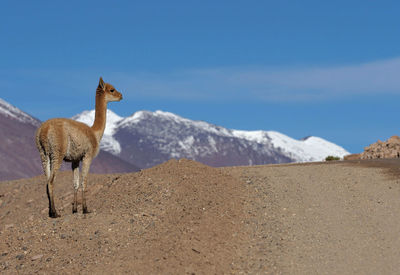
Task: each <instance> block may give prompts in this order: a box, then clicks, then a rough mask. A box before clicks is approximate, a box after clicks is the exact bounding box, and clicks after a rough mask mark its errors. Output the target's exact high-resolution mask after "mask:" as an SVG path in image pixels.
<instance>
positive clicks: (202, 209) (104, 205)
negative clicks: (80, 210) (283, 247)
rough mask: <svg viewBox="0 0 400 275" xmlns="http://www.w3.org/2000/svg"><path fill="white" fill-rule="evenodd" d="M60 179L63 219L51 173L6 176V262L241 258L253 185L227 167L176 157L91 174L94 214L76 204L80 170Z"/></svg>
mask: <svg viewBox="0 0 400 275" xmlns="http://www.w3.org/2000/svg"><path fill="white" fill-rule="evenodd" d="M59 179H60V180H59V181H58V182H59V184H58V186H57V188H56V196H57V197H58V198H59V199H58V200H57V201H56V207H57V208H58V210H61V211H60V214H61V215H62V217H61V218H59V219H55V220H53V219H49V218H47V202H46V196H45V192H44V190H45V189H44V184H43V178H42V177H37V178H33V179H31V180H30V181H27V180H20V181H14V182H7V183H2V184H0V194H1V196H2V197H1V200H2V201H3V203H2V206H1V212H0V217H1V225H2V226H1V227H2V228H1V235H0V236H1V239H2V240H5V241H4V242H1V243H0V250H1V256H0V257H1V258H0V268H1V269H4V270H5V271H7V272H10V273H12V272H15V271H16V270H19V271H20V272H22V273H32V272H36V271H48V272H51V273H59V272H61V273H63V272H66V273H69V272H89V271H90V273H93V272H94V273H108V274H111V273H115V272H117V273H121V272H127V271H130V272H132V271H135V272H138V273H142V274H151V273H153V274H154V273H163V274H165V273H176V272H178V273H185V272H189V273H192V272H196V273H199V271H200V273H203V274H210V273H214V272H215V273H221V272H227V271H229V272H235V271H237V270H238V269H239V267H240V266H241V264H240V261H241V260H240V259H241V257H240V256H241V253H242V251H244V250H243V249H242V246H244V245H246V244H247V243H248V242H247V240H246V235H245V234H244V232H245V231H244V230H243V223H241V219H242V217H243V199H242V197H243V194H244V192H243V190H244V189H243V187H242V185H241V183H240V182H238V181H236V180H235V179H234V178H232V177H231V176H228V175H226V174H224V173H222V172H221V171H220V170H217V169H215V168H210V167H207V166H204V165H202V164H199V163H196V162H193V161H186V160H182V161H175V160H173V161H169V162H167V163H165V164H163V165H161V166H158V167H154V168H152V169H149V170H146V171H142V172H139V173H136V174H121V175H105V176H100V175H91V178H90V180H89V186H90V189H89V190H90V198H89V200H88V206H89V210H90V209H92V210H93V213H91V214H89V215H85V216H83V215H82V214H78V215H72V214H71V200H72V178H71V175H70V173H66V172H64V173H63V174H62V175H61V176H60V177H59ZM244 258H245V257H242V259H244Z"/></svg>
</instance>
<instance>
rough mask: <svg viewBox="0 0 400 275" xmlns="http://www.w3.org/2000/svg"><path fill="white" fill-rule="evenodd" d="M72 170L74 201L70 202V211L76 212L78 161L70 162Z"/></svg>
mask: <svg viewBox="0 0 400 275" xmlns="http://www.w3.org/2000/svg"><path fill="white" fill-rule="evenodd" d="M72 171H73V174H74V202H73V203H72V213H73V214H74V213H76V212H78V198H77V196H78V189H79V161H73V162H72Z"/></svg>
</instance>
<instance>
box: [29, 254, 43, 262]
mask: <svg viewBox="0 0 400 275" xmlns="http://www.w3.org/2000/svg"><path fill="white" fill-rule="evenodd" d="M42 257H43V254H39V255H35V256H33V257H32V261H36V260H39V259H41V258H42Z"/></svg>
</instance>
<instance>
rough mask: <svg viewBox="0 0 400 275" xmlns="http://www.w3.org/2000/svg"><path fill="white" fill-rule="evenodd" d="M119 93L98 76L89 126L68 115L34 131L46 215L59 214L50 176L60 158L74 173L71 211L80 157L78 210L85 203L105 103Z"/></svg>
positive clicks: (55, 170)
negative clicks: (46, 202)
mask: <svg viewBox="0 0 400 275" xmlns="http://www.w3.org/2000/svg"><path fill="white" fill-rule="evenodd" d="M121 99H122V94H121V93H119V92H118V91H117V90H115V88H114V87H113V86H112V85H111V84H108V83H104V81H103V79H102V78H101V77H100V81H99V86H98V87H97V90H96V111H95V120H94V123H93V126H92V127H89V126H87V125H86V124H84V123H81V122H77V121H75V120H72V119H66V118H55V119H50V120H47V121H46V122H44V123H43V124H42V125H41V126H40V127H39V129H38V130H37V131H36V146H37V148H38V150H39V153H40V158H41V161H42V165H43V171H44V173H45V175H46V177H47V195H48V198H49V216H50V217H52V218H56V217H59V215H58V214H57V211H56V208H55V205H54V188H53V185H54V180H55V176H56V173H57V171H58V170H59V168H60V166H61V163H62V161H63V160H64V161H68V162H72V170H73V174H74V202H73V206H72V212H73V213H76V212H77V192H78V189H79V162H81V161H82V171H81V172H82V181H81V183H80V186H81V188H82V211H83V213H88V210H87V206H86V196H85V190H86V181H87V175H88V173H89V168H90V164H91V163H92V160H93V159H94V158H95V157H96V155H97V154H98V152H99V144H100V140H101V138H102V136H103V133H104V129H105V125H106V113H107V103H108V102H110V101H120V100H121Z"/></svg>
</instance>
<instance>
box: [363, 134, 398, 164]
mask: <svg viewBox="0 0 400 275" xmlns="http://www.w3.org/2000/svg"><path fill="white" fill-rule="evenodd" d="M360 158H361V159H377V158H400V137H398V136H392V137H391V138H389V139H388V140H387V141H380V140H378V141H377V142H376V143H373V144H371V145H370V146H367V147H365V148H364V152H363V153H361V156H360Z"/></svg>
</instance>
